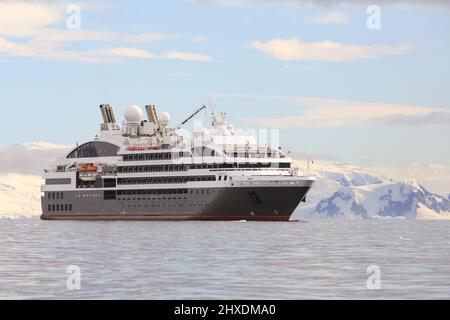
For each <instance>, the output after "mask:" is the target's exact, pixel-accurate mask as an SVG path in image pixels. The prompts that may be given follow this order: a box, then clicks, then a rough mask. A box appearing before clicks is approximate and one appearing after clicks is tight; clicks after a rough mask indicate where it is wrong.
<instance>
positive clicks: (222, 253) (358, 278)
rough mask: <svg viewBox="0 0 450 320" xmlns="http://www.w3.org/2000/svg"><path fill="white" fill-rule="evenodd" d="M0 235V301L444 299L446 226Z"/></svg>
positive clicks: (142, 226) (235, 225) (448, 281)
mask: <svg viewBox="0 0 450 320" xmlns="http://www.w3.org/2000/svg"><path fill="white" fill-rule="evenodd" d="M0 237H1V238H0V299H52V298H56V299H305V298H306V299H311V298H312V299H318V298H320V299H337V298H344V299H350V298H356V299H373V298H376V299H394V298H406V299H442V298H447V299H450V221H406V220H364V221H346V220H314V221H309V222H291V223H280V222H278V223H276V222H275V223H266V222H151V221H143V222H139V221H136V222H119V221H116V222H91V221H85V222H75V221H62V222H57V221H40V220H38V219H18V220H9V219H1V220H0ZM69 265H76V266H78V267H79V268H80V271H81V288H80V290H69V289H68V288H67V284H66V282H67V279H68V277H69V274H68V273H67V267H68V266H69ZM371 265H375V266H378V267H379V268H380V280H381V289H379V290H369V289H367V284H366V281H367V279H368V278H369V276H370V275H369V274H367V268H368V267H369V266H371Z"/></svg>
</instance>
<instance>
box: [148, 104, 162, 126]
mask: <svg viewBox="0 0 450 320" xmlns="http://www.w3.org/2000/svg"><path fill="white" fill-rule="evenodd" d="M145 112H147V118H148V121H149V122H153V123H154V124H155V125H156V127H159V120H158V115H157V113H156V107H155V105H154V104H150V105H146V106H145Z"/></svg>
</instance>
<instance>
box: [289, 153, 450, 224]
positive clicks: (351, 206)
mask: <svg viewBox="0 0 450 320" xmlns="http://www.w3.org/2000/svg"><path fill="white" fill-rule="evenodd" d="M303 163H304V162H303ZM297 165H299V166H300V167H301V166H302V162H301V161H299V162H297ZM303 167H304V164H303ZM311 174H314V175H316V177H317V183H316V185H315V186H313V189H312V190H311V194H310V195H309V197H308V198H309V199H307V201H306V205H303V206H302V205H300V206H299V207H298V208H297V210H296V212H295V213H294V216H293V218H294V219H313V218H347V219H375V218H378V219H381V218H400V219H450V199H448V198H446V197H444V196H441V195H438V194H434V193H432V192H429V191H428V190H427V189H426V188H425V187H423V186H421V185H420V184H419V182H418V181H417V180H413V179H407V180H401V181H395V180H393V179H390V178H386V177H381V176H376V175H373V174H371V173H368V172H365V171H364V170H363V169H361V168H358V167H354V166H351V165H345V164H339V163H332V162H327V161H318V162H315V164H314V169H313V170H312V171H311Z"/></svg>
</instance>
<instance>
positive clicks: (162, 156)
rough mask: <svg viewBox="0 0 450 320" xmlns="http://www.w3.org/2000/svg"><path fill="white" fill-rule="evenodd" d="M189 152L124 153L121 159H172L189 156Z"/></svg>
mask: <svg viewBox="0 0 450 320" xmlns="http://www.w3.org/2000/svg"><path fill="white" fill-rule="evenodd" d="M190 156H191V154H190V153H189V152H183V151H181V152H159V153H136V154H125V155H124V156H123V161H148V160H172V159H179V158H183V157H190Z"/></svg>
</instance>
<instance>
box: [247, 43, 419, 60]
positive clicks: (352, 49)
mask: <svg viewBox="0 0 450 320" xmlns="http://www.w3.org/2000/svg"><path fill="white" fill-rule="evenodd" d="M250 46H251V47H252V48H254V49H257V50H259V51H261V52H262V53H264V54H266V55H268V56H270V57H272V58H275V59H278V60H284V61H294V60H310V61H311V60H319V61H328V62H342V61H351V60H357V59H373V58H377V57H380V56H383V55H396V54H402V53H405V52H408V51H411V50H413V47H412V46H411V45H398V46H382V45H351V44H343V43H339V42H332V41H328V40H326V41H321V42H302V41H300V40H298V39H297V38H291V39H273V40H270V41H267V42H261V41H258V40H255V41H253V42H251V44H250Z"/></svg>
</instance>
